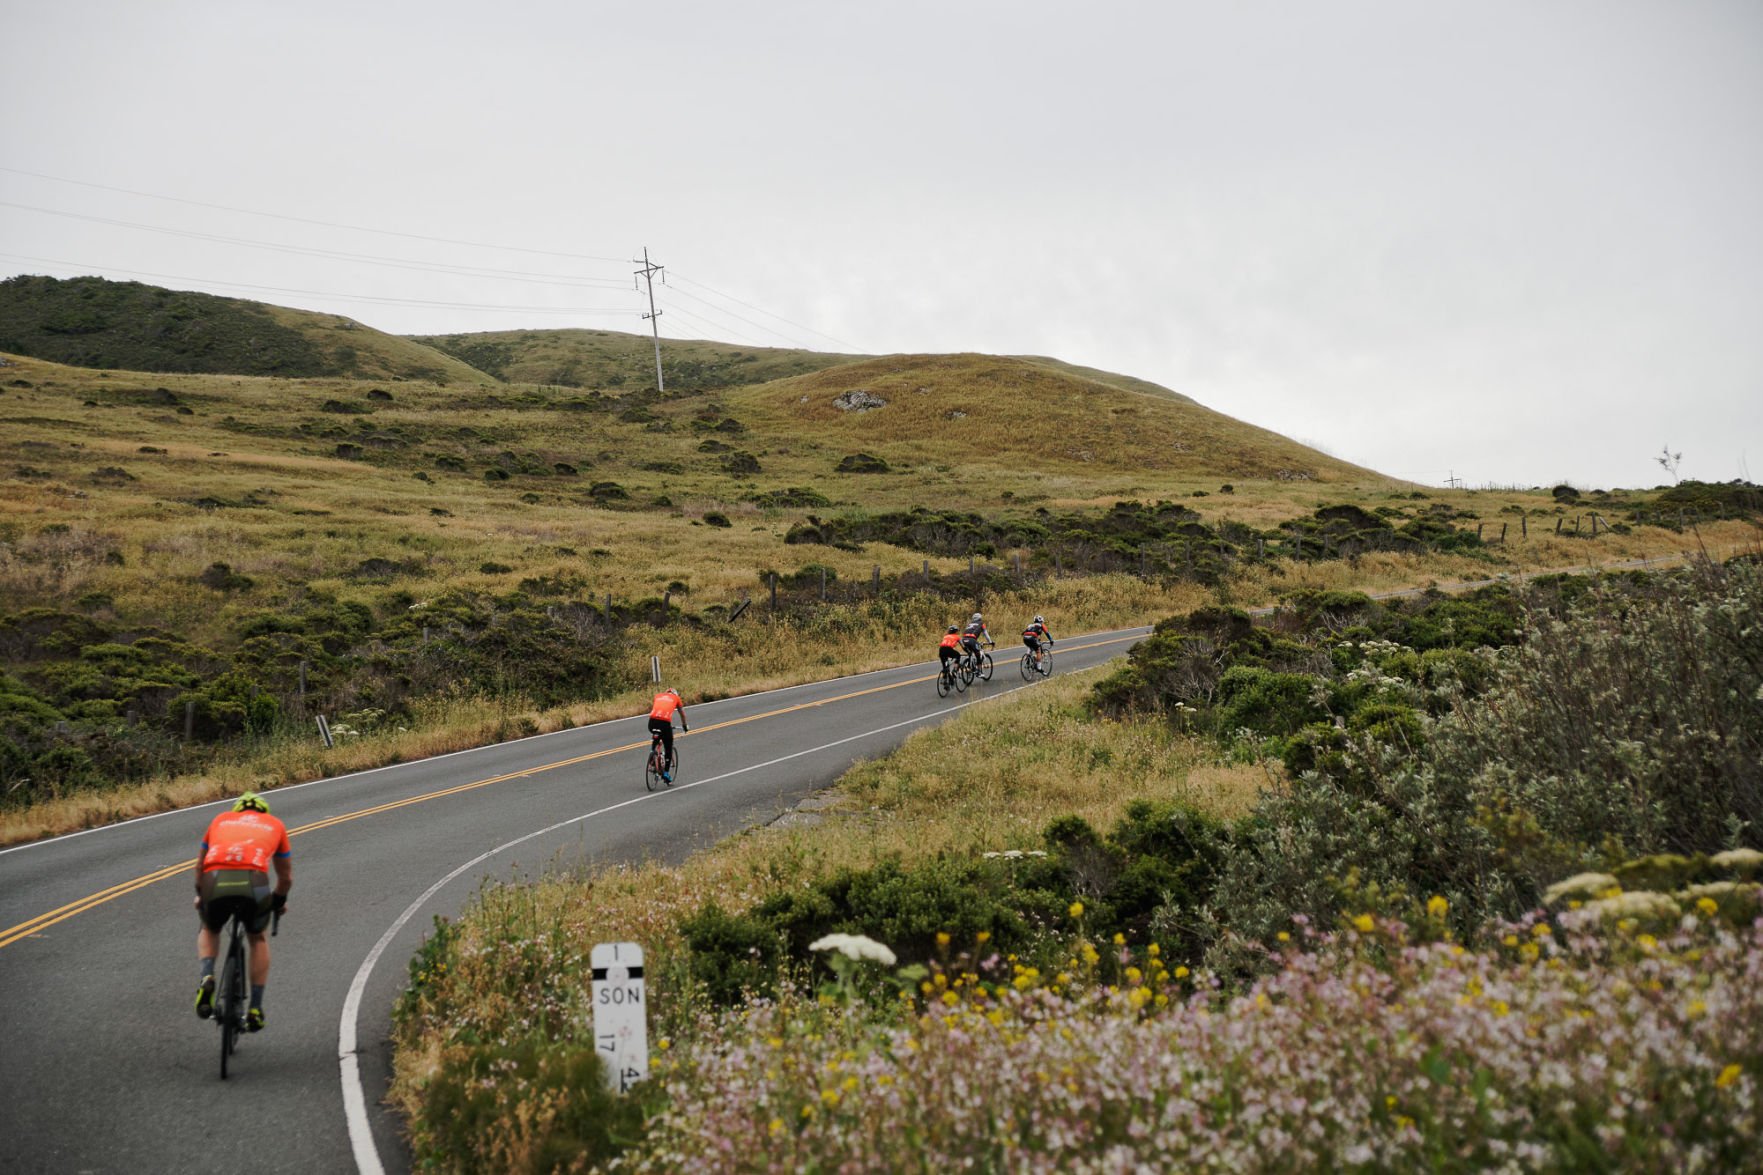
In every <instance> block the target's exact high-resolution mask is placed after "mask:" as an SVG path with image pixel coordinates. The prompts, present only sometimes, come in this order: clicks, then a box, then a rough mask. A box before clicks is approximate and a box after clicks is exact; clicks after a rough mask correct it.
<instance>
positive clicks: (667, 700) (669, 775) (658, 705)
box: [649, 689, 692, 783]
mask: <svg viewBox="0 0 1763 1175" xmlns="http://www.w3.org/2000/svg"><path fill="white" fill-rule="evenodd" d="M675 714H678V715H679V728H680V729H681V730H683V731H686V732H688V733H690V731H691V729H692V728H691V727H689V726H687V725H686V704H685V703H684V702H682V701H680V696H679V691H678V690H676V689H664V690H662V691H661V692H660V693H658V694H656V695H655V701H654V702H653V703H651V704H650V706H649V733H650V734H658V735H660V736H661V746H662V749H663V750H665V751H666V752H667V770H665V771H663V772H662V773H661V776H662V778H663V779H665V780H667V782H669V783H672V782H673V716H674V715H675Z"/></svg>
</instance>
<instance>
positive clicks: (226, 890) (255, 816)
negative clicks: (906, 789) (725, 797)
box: [196, 612, 1053, 1032]
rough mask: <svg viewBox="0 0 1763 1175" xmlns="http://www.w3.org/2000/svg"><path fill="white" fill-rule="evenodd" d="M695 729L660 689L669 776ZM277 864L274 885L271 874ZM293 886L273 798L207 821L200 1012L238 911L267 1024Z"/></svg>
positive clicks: (210, 1001)
mask: <svg viewBox="0 0 1763 1175" xmlns="http://www.w3.org/2000/svg"><path fill="white" fill-rule="evenodd" d="M1022 643H1023V644H1024V645H1025V646H1026V647H1027V648H1028V650H1029V652H1031V653H1033V654H1034V657H1035V661H1036V663H1037V664H1039V663H1040V661H1041V659H1042V658H1043V657H1045V656H1046V650H1047V649H1050V648H1052V647H1053V634H1052V632H1050V631H1049V630H1048V628H1047V622H1046V619H1045V618H1044V617H1041V616H1036V617H1035V618H1034V620H1033V621H1032V622H1030V624H1029V626H1028V627H1027V628H1025V629H1023V630H1022ZM982 644H987V645H992V646H993V647H996V642H995V641H993V640H992V634H991V632H990V630H989V629H987V627H986V618H985V615H984V614H983V613H980V612H975V613H974V614H973V615H972V616H970V617H969V618H968V621H967V625H966V627H965V628H964V627H962V626H960V625H956V624H951V625H950V626H949V630H948V632H947V633H945V634H944V636H943V640H942V643H941V645H940V646H939V647H938V648H937V659H938V661H939V663H947V662H948V661H949V660H950V659H951V658H956V657H961V656H964V655H973V656H977V655H978V654H979V650H980V646H981V645H982ZM676 714H677V715H678V716H679V722H680V730H682V731H685V732H689V731H690V730H691V727H690V726H687V725H686V707H685V703H684V702H683V701H682V700H681V698H680V693H679V690H677V689H673V688H671V687H669V688H667V689H664V690H662V691H661V692H660V693H658V694H656V695H655V697H654V699H653V701H652V702H651V703H650V706H649V733H650V735H651V736H653V737H654V738H656V739H659V740H660V741H661V744H662V747H663V748H664V750H665V752H666V767H665V769H664V774H665V778H666V779H667V781H668V782H670V783H671V782H672V781H673V770H674V754H673V719H674V715H676ZM272 869H273V870H274V873H275V881H274V883H273V885H272V883H271V881H270V872H271V870H272ZM293 886H294V861H293V855H292V852H291V851H290V849H289V847H288V830H287V827H286V826H285V825H284V824H283V823H282V822H281V821H280V820H278V819H276V817H274V816H272V815H270V812H269V804H268V802H267V801H265V800H264V799H263V797H262V796H260V795H258V794H257V793H256V792H251V791H248V792H246V793H245V794H244V795H242V796H240V797H239V798H238V800H237V801H235V802H234V804H233V806H232V808H231V809H230V810H229V811H225V812H222V813H220V814H219V815H217V816H216V817H215V818H214V819H213V820H212V821H210V822H209V825H208V831H207V832H206V833H205V834H204V835H203V837H202V849H201V852H200V853H199V854H198V855H197V858H196V914H197V917H198V918H199V920H200V922H201V928H200V929H199V930H198V931H197V934H196V961H197V967H198V972H197V982H196V1015H198V1016H200V1017H202V1018H203V1019H204V1020H206V1019H208V1018H209V1017H211V1016H213V1015H214V986H215V979H214V961H215V956H216V955H218V954H219V952H220V932H221V931H222V930H223V929H224V928H225V927H226V924H227V920H228V919H229V918H231V917H233V916H234V915H235V914H236V915H237V916H238V917H239V918H240V920H241V921H243V922H244V923H245V929H246V934H247V936H248V937H249V939H250V943H251V965H250V969H251V998H250V1002H249V1005H248V1010H247V1012H246V1014H245V1027H246V1029H247V1030H248V1031H251V1032H257V1031H260V1030H261V1029H262V1028H263V1023H264V1018H263V1002H264V1000H263V993H264V988H265V987H266V985H267V984H268V983H269V940H268V939H267V938H266V937H265V935H264V931H265V930H266V929H267V928H268V926H269V921H270V918H271V916H273V915H274V914H277V913H281V912H282V911H284V910H285V909H286V908H287V902H288V892H289V891H290V890H291V889H292V888H293Z"/></svg>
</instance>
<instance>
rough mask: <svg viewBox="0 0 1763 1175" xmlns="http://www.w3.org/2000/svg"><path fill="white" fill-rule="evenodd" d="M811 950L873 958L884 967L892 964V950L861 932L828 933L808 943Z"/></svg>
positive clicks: (851, 956) (849, 956)
mask: <svg viewBox="0 0 1763 1175" xmlns="http://www.w3.org/2000/svg"><path fill="white" fill-rule="evenodd" d="M808 949H809V950H811V951H837V952H839V954H841V955H843V956H845V958H847V959H874V960H875V961H876V962H878V963H880V964H882V965H883V966H884V967H892V966H893V965H894V952H893V951H890V950H889V949H888V948H887V947H885V946H883V945H882V944H881V943H879V942H876V941H875V940H874V939H873V938H866V937H865V936H863V935H861V934H829V935H826V936H824V937H822V938H817V939H815V940H814V941H813V942H811V943H809V944H808Z"/></svg>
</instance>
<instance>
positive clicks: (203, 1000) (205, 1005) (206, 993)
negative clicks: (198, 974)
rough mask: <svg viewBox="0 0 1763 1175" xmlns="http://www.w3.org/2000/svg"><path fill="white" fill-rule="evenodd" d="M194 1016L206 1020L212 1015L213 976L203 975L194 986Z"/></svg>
mask: <svg viewBox="0 0 1763 1175" xmlns="http://www.w3.org/2000/svg"><path fill="white" fill-rule="evenodd" d="M196 1015H198V1016H200V1017H202V1019H204V1020H206V1019H208V1018H209V1017H210V1016H212V1015H214V976H212V975H204V976H203V977H202V982H201V983H199V984H197V985H196Z"/></svg>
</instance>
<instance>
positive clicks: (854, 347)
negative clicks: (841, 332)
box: [669, 270, 860, 351]
mask: <svg viewBox="0 0 1763 1175" xmlns="http://www.w3.org/2000/svg"><path fill="white" fill-rule="evenodd" d="M669 272H670V273H672V274H673V276H674V277H675V278H678V279H679V280H680V281H683V282H686V283H687V284H689V285H694V286H697V287H698V288H699V289H701V290H704V291H707V292H708V293H712V294H715V295H716V296H717V297H718V298H725V299H727V300H728V301H730V302H733V303H735V304H736V305H738V306H745V307H746V308H747V309H749V310H756V311H758V312H759V313H760V314H765V315H769V316H770V317H772V318H775V319H777V320H778V321H779V322H787V323H789V324H790V325H791V326H793V327H797V328H799V329H801V330H805V331H807V332H808V333H809V334H814V335H819V336H820V337H821V338H823V339H826V340H828V341H830V342H834V343H837V344H838V345H839V346H841V347H847V348H849V349H850V350H852V351H857V350H859V349H860V348H858V346H857V345H856V344H855V343H848V342H846V341H845V340H844V339H841V338H839V337H838V336H837V335H829V334H827V333H826V332H825V331H820V330H815V329H814V328H813V327H811V326H807V325H804V324H803V323H800V322H796V321H794V320H792V319H788V318H785V317H784V316H783V315H781V314H776V313H774V312H772V311H770V310H767V309H765V308H764V307H763V306H755V305H753V304H752V303H751V302H743V301H741V299H739V298H737V297H735V296H734V295H733V294H725V293H723V292H722V291H721V290H718V289H715V288H714V287H711V286H708V285H705V284H704V283H703V282H701V281H697V280H695V279H693V278H690V277H687V276H685V275H684V274H681V273H675V272H673V271H671V270H670V271H669Z"/></svg>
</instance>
